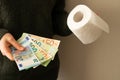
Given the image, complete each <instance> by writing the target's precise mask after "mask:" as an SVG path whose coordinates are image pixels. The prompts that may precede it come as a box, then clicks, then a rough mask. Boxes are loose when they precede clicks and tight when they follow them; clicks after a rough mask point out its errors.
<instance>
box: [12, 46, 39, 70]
mask: <svg viewBox="0 0 120 80" xmlns="http://www.w3.org/2000/svg"><path fill="white" fill-rule="evenodd" d="M25 48H26V49H25V50H24V51H19V50H12V54H13V57H14V59H15V62H16V64H17V66H18V69H19V71H21V70H24V69H29V68H31V67H34V66H37V65H40V61H39V60H38V58H37V57H36V56H35V55H34V53H33V52H32V51H31V49H30V46H26V47H25Z"/></svg>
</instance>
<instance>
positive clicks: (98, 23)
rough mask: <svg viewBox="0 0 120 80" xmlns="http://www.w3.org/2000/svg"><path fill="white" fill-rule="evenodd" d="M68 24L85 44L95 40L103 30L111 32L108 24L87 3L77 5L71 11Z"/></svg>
mask: <svg viewBox="0 0 120 80" xmlns="http://www.w3.org/2000/svg"><path fill="white" fill-rule="evenodd" d="M67 25H68V27H69V29H70V30H71V31H72V32H73V33H74V34H75V36H76V37H77V38H78V39H79V40H80V41H81V42H82V43H83V44H89V43H92V42H94V41H95V40H97V39H98V38H99V37H100V35H101V34H102V32H103V31H104V32H106V33H109V26H108V24H107V23H106V22H105V21H104V20H103V19H101V18H100V17H99V16H97V15H96V14H95V13H94V12H93V11H92V10H91V9H90V8H89V7H87V6H86V5H77V6H76V7H75V8H74V9H73V10H72V11H71V12H70V13H69V15H68V18H67Z"/></svg>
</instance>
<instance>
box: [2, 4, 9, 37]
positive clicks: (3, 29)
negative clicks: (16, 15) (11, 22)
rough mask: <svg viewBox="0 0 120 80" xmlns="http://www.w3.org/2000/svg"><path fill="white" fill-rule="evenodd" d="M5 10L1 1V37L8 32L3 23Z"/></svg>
mask: <svg viewBox="0 0 120 80" xmlns="http://www.w3.org/2000/svg"><path fill="white" fill-rule="evenodd" d="M5 15H6V14H5V10H4V8H3V6H2V5H1V2H0V39H1V38H2V36H3V35H4V34H5V33H7V32H8V30H6V29H5V28H4V24H3V19H4V18H5Z"/></svg>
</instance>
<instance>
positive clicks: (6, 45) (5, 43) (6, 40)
mask: <svg viewBox="0 0 120 80" xmlns="http://www.w3.org/2000/svg"><path fill="white" fill-rule="evenodd" d="M10 46H13V47H15V48H16V49H18V50H20V51H23V50H24V47H23V46H21V45H20V44H19V43H18V42H17V41H16V40H15V39H14V37H13V36H12V35H11V34H10V33H6V34H5V35H4V36H3V37H2V38H1V40H0V51H1V52H2V55H4V56H6V57H7V58H8V59H10V60H14V58H13V56H12V54H11V49H10Z"/></svg>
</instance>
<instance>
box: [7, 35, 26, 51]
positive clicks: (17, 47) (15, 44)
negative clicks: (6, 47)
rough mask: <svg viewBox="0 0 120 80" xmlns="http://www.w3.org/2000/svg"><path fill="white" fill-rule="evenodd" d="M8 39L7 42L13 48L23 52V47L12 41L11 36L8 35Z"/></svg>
mask: <svg viewBox="0 0 120 80" xmlns="http://www.w3.org/2000/svg"><path fill="white" fill-rule="evenodd" d="M9 36H10V37H9V38H7V41H8V42H9V43H10V44H11V45H12V46H13V47H15V48H16V49H18V50H24V47H23V46H22V45H21V44H19V43H18V42H17V41H16V40H15V39H14V37H13V36H12V35H11V34H9Z"/></svg>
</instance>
